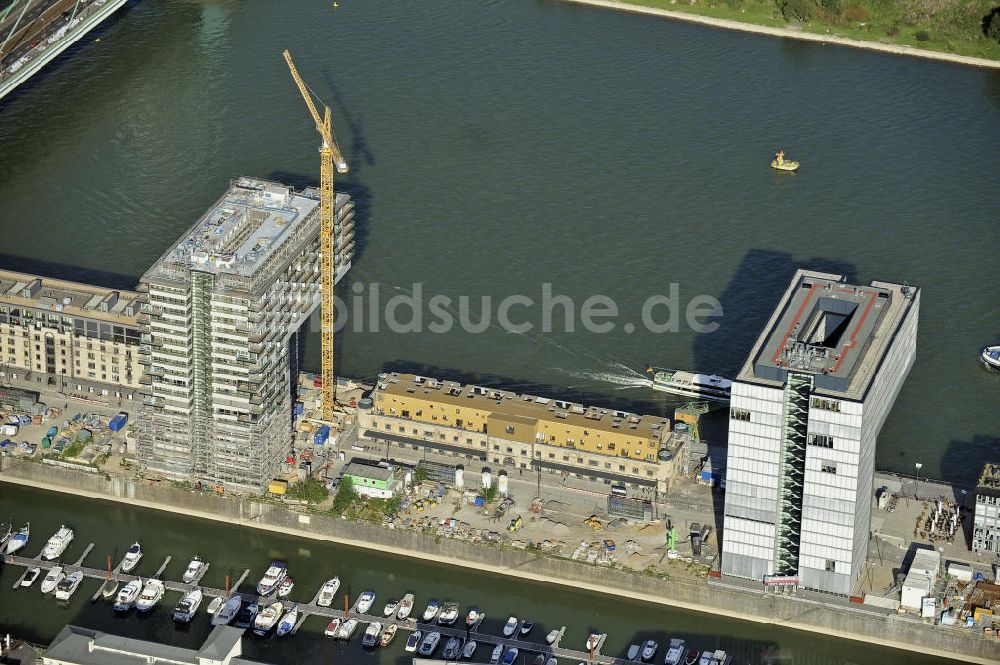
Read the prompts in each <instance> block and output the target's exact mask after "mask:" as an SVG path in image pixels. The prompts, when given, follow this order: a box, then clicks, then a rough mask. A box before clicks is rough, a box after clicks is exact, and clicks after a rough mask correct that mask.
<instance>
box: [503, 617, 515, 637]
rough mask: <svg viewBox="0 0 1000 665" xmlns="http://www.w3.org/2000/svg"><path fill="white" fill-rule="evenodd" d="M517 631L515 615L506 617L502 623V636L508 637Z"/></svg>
mask: <svg viewBox="0 0 1000 665" xmlns="http://www.w3.org/2000/svg"><path fill="white" fill-rule="evenodd" d="M516 631H517V617H515V616H512V617H510V618H509V619H507V623H505V624H504V625H503V636H504V637H510V636H511V635H513V634H514V633H515V632H516Z"/></svg>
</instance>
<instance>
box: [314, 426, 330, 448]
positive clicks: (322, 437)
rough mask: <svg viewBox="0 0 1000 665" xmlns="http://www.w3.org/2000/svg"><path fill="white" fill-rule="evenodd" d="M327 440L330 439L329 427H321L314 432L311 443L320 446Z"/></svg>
mask: <svg viewBox="0 0 1000 665" xmlns="http://www.w3.org/2000/svg"><path fill="white" fill-rule="evenodd" d="M329 438H330V426H329V425H322V426H321V427H320V428H319V429H318V430H316V434H314V435H313V443H314V444H316V445H317V446H322V445H323V444H324V443H326V440H327V439H329Z"/></svg>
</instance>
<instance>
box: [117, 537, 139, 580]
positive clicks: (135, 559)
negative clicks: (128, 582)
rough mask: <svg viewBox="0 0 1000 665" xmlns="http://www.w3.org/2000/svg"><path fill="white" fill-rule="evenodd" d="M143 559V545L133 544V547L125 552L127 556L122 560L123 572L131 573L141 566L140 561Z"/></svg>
mask: <svg viewBox="0 0 1000 665" xmlns="http://www.w3.org/2000/svg"><path fill="white" fill-rule="evenodd" d="M141 558H142V545H140V544H139V543H138V542H135V543H132V546H131V547H129V548H128V550H127V551H126V552H125V556H124V557H123V558H122V565H121V571H122V572H123V573H131V572H132V570H133V569H134V568H135V567H136V566H137V565H138V564H139V559H141Z"/></svg>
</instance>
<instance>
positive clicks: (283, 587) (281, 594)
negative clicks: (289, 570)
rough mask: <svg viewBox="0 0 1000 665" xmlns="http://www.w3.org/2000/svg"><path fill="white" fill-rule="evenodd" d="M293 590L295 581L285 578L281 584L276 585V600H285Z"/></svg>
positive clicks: (288, 577)
mask: <svg viewBox="0 0 1000 665" xmlns="http://www.w3.org/2000/svg"><path fill="white" fill-rule="evenodd" d="M294 588H295V580H293V579H292V578H291V577H290V576H286V577H285V579H284V580H282V581H281V584H280V585H278V598H285V597H286V596H288V594H290V593H291V592H292V589H294Z"/></svg>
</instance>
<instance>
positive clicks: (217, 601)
mask: <svg viewBox="0 0 1000 665" xmlns="http://www.w3.org/2000/svg"><path fill="white" fill-rule="evenodd" d="M224 602H226V599H225V598H223V597H222V596H216V597H215V598H213V599H212V602H210V603H209V604H208V607H206V608H205V611H206V612H208V613H209V614H213V615H214V614H215V613H216V612H218V611H219V608H220V607H222V603H224Z"/></svg>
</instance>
